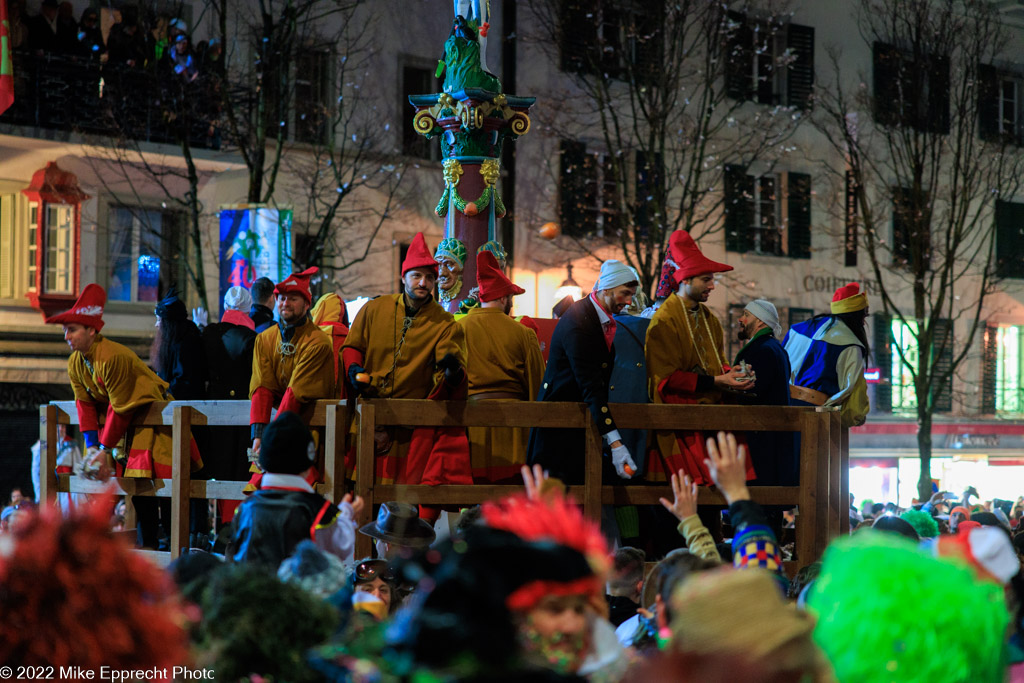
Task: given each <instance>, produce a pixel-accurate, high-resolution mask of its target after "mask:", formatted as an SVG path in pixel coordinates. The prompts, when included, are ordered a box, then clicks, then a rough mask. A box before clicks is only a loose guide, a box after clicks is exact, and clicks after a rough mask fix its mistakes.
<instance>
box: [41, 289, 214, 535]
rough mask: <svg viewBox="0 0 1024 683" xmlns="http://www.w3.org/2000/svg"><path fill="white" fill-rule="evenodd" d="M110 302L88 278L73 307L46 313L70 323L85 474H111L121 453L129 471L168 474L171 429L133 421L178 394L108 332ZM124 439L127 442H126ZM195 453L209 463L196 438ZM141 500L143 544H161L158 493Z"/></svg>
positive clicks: (71, 373) (120, 463)
mask: <svg viewBox="0 0 1024 683" xmlns="http://www.w3.org/2000/svg"><path fill="white" fill-rule="evenodd" d="M106 302H107V293H106V292H105V291H103V288H102V287H100V286H99V285H94V284H91V285H86V287H85V289H83V290H82V293H81V295H80V296H79V297H78V301H76V302H75V305H74V306H72V307H71V309H70V310H68V311H65V312H64V313H60V314H58V315H55V316H53V317H51V318H47V319H46V322H47V323H48V324H51V325H63V326H64V339H65V341H67V344H68V346H70V347H71V357H70V358H69V359H68V378H69V379H70V380H71V388H72V389H73V390H74V392H75V405H76V407H77V409H78V423H79V425H80V427H81V429H82V435H83V436H84V437H85V446H86V451H85V462H84V466H83V470H82V474H83V475H85V476H86V477H88V478H90V479H99V480H101V481H105V480H107V479H109V478H110V477H111V476H112V475H113V474H114V460H115V457H116V460H117V470H118V473H119V474H120V475H121V476H125V477H138V478H145V479H148V478H160V479H168V478H170V477H171V463H172V462H173V457H174V449H173V441H172V437H171V428H170V427H142V426H132V425H131V420H132V416H133V415H134V413H135V412H136V411H137V410H138V409H140V408H143V407H144V406H147V405H149V404H150V403H153V402H154V401H171V400H173V397H172V396H171V395H170V394H169V393H167V382H165V381H163V380H162V379H160V378H159V377H158V376H157V374H156V373H155V372H153V371H152V370H151V369H150V368H149V367H147V366H146V364H145V363H143V362H142V361H141V360H140V359H139V357H138V356H136V355H135V353H134V352H133V351H132V350H131V349H129V348H127V347H125V346H122V345H121V344H118V343H117V342H114V341H111V340H109V339H107V338H106V337H104V336H103V335H102V334H100V330H102V329H103V307H104V305H105V304H106ZM104 405H105V408H104ZM100 408H103V409H104V410H105V414H106V419H105V421H104V424H103V429H100V427H99V417H98V409H100ZM122 439H125V440H126V445H121V441H122ZM191 457H192V470H193V471H196V470H199V469H200V468H202V466H203V461H202V459H201V458H200V457H199V449H198V447H196V442H195V440H193V441H192V443H191ZM133 502H134V506H135V512H136V515H137V516H138V532H139V538H138V542H139V545H141V546H142V547H147V548H156V547H157V542H158V538H157V533H158V532H157V527H158V519H157V499H156V498H148V497H145V496H138V497H136V498H135V499H134V501H133Z"/></svg>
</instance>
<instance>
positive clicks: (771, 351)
mask: <svg viewBox="0 0 1024 683" xmlns="http://www.w3.org/2000/svg"><path fill="white" fill-rule="evenodd" d="M738 327H739V329H738V330H737V336H738V337H739V339H740V341H746V342H747V343H746V344H744V346H743V348H741V349H740V351H739V353H737V354H736V360H735V362H734V363H733V367H736V366H741V365H742V364H743V363H746V365H747V366H749V368H750V369H751V370H752V371H753V374H754V377H756V379H757V381H756V384H755V386H754V388H753V389H752V390H751V391H750V392H748V393H746V394H736V395H735V402H736V403H741V404H744V405H762V406H788V405H789V375H790V367H789V355H788V354H787V353H786V350H785V349H784V348H782V344H780V343H779V339H780V338H781V337H782V325H781V324H780V323H779V312H778V310H776V308H775V304H773V303H772V302H770V301H766V300H765V299H754V300H753V301H751V302H750V303H748V304H747V305H746V307H745V308H744V309H743V315H741V316H740V319H739V324H738ZM747 443H748V444H749V445H750V458H751V460H752V461H753V463H754V472H755V473H756V474H757V479H755V480H754V481H752V482H751V484H752V485H757V486H795V485H796V484H797V480H798V478H799V457H798V454H797V450H796V444H795V440H794V433H793V432H747Z"/></svg>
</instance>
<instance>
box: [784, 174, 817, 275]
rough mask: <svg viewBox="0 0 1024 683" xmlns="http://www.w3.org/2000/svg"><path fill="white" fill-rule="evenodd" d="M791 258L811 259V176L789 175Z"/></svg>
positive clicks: (789, 249)
mask: <svg viewBox="0 0 1024 683" xmlns="http://www.w3.org/2000/svg"><path fill="white" fill-rule="evenodd" d="M787 209H788V212H789V226H788V230H787V232H788V235H789V248H788V252H789V257H790V258H803V259H807V258H811V176H809V175H807V174H806V173H790V174H789V199H788V206H787Z"/></svg>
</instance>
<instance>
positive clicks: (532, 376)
mask: <svg viewBox="0 0 1024 683" xmlns="http://www.w3.org/2000/svg"><path fill="white" fill-rule="evenodd" d="M523 329H525V330H526V332H527V334H525V335H523V336H524V338H525V339H526V392H527V397H526V400H527V401H535V400H536V399H537V394H538V393H539V392H540V382H541V380H542V379H543V378H544V354H542V353H541V351H540V341H539V340H538V339H537V333H536V332H534V331H533V330H531V329H530V328H529V327H525V326H524V327H523Z"/></svg>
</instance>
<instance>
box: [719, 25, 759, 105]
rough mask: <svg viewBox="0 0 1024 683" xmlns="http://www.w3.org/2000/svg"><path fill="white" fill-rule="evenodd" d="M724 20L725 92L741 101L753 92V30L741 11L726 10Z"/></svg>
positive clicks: (751, 95) (749, 96)
mask: <svg viewBox="0 0 1024 683" xmlns="http://www.w3.org/2000/svg"><path fill="white" fill-rule="evenodd" d="M725 21H726V27H725V29H724V33H725V94H726V95H728V96H729V97H731V98H733V99H734V100H739V101H741V102H743V101H746V100H749V99H751V98H752V97H753V94H754V83H753V77H752V75H751V73H750V72H751V70H752V69H753V68H754V32H753V31H752V30H751V29H750V24H748V23H747V15H746V14H744V13H742V12H733V11H730V12H727V13H726V17H725ZM730 26H731V27H732V28H731V29H730V28H729V27H730Z"/></svg>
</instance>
